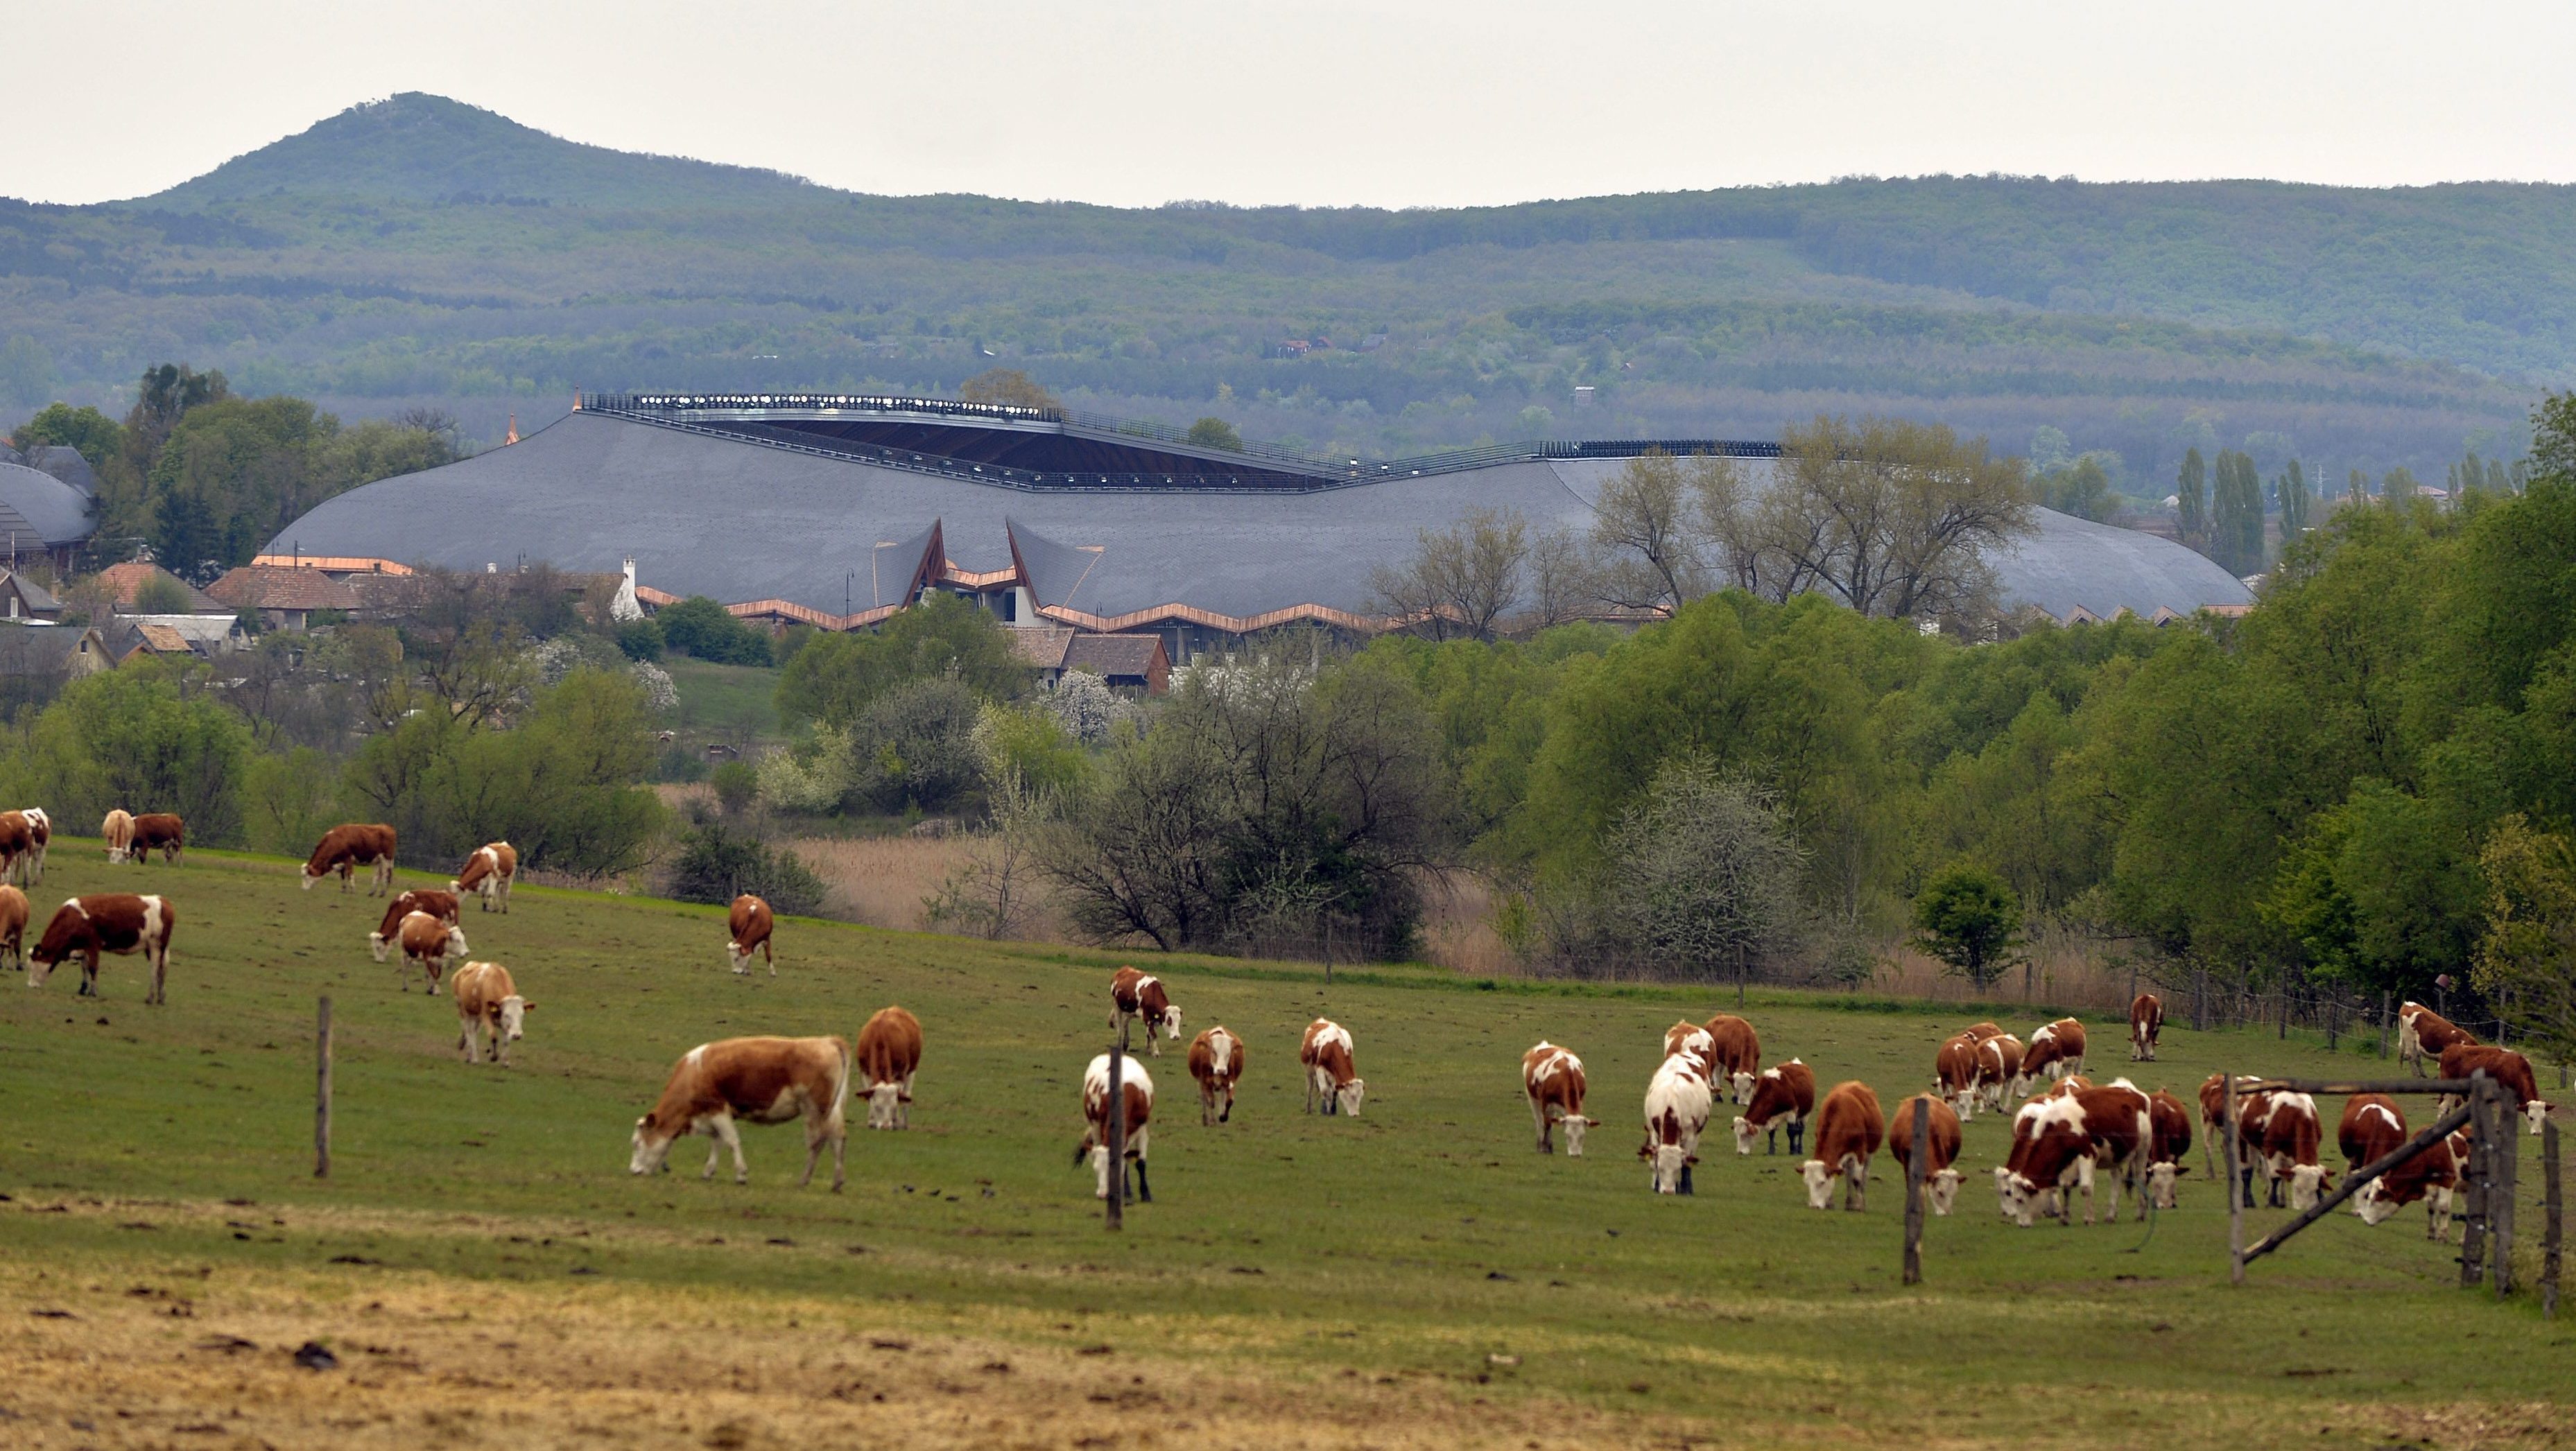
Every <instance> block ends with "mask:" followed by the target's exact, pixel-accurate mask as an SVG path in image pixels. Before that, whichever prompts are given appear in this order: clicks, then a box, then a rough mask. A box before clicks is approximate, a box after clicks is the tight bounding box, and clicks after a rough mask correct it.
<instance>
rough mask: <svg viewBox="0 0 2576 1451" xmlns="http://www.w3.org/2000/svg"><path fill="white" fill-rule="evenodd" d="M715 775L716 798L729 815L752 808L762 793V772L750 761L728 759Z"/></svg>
mask: <svg viewBox="0 0 2576 1451" xmlns="http://www.w3.org/2000/svg"><path fill="white" fill-rule="evenodd" d="M713 775H714V777H715V784H716V800H717V801H718V802H720V803H722V804H723V806H724V809H725V814H727V815H729V816H730V815H738V814H740V813H741V812H743V811H746V810H748V809H750V806H751V802H752V798H753V797H755V796H757V795H759V794H760V772H759V771H758V770H756V769H754V768H753V766H752V764H751V763H750V762H749V761H727V762H725V763H724V764H723V765H720V766H718V767H716V768H715V771H714V772H713ZM726 900H727V901H731V900H732V898H730V897H728V898H726Z"/></svg>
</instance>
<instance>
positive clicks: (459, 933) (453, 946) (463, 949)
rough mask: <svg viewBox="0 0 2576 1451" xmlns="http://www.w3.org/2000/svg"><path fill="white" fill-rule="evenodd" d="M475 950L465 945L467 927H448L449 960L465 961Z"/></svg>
mask: <svg viewBox="0 0 2576 1451" xmlns="http://www.w3.org/2000/svg"><path fill="white" fill-rule="evenodd" d="M473 950H474V949H472V948H470V947H468V946H466V945H465V929H464V928H462V927H450V928H448V929H447V957H448V960H449V961H451V962H460V961H463V960H464V957H465V954H466V953H468V952H471V951H473ZM513 1036H516V1035H515V1034H514V1035H513Z"/></svg>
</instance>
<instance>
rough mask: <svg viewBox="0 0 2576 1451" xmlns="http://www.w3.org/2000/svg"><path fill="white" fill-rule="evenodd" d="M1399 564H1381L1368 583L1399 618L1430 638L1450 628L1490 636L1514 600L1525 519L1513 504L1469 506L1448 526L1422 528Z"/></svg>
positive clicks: (1525, 551) (1525, 557)
mask: <svg viewBox="0 0 2576 1451" xmlns="http://www.w3.org/2000/svg"><path fill="white" fill-rule="evenodd" d="M1416 538H1417V540H1418V546H1417V548H1416V550H1415V552H1414V556H1413V558H1412V559H1411V560H1410V561H1409V562H1407V563H1406V564H1405V565H1404V566H1403V567H1402V568H1389V567H1386V566H1380V567H1379V568H1378V570H1377V573H1376V575H1375V576H1374V577H1373V578H1372V581H1371V583H1372V584H1373V585H1374V587H1375V588H1376V590H1377V594H1378V599H1379V602H1380V604H1381V605H1382V606H1383V607H1384V608H1385V609H1386V611H1387V612H1388V613H1389V614H1392V615H1394V616H1395V617H1396V618H1397V619H1399V620H1406V621H1413V622H1418V623H1419V624H1420V625H1421V627H1422V628H1424V629H1426V630H1428V631H1429V632H1430V633H1431V635H1432V637H1433V638H1435V639H1439V638H1443V637H1445V636H1446V635H1447V634H1448V632H1449V631H1450V630H1451V629H1453V628H1454V629H1456V630H1457V631H1458V632H1459V633H1461V634H1464V635H1466V636H1468V637H1470V638H1472V639H1478V640H1491V639H1492V638H1494V633H1495V622H1496V621H1498V620H1500V619H1501V618H1502V617H1503V616H1504V615H1505V614H1506V613H1508V612H1509V611H1510V610H1511V608H1512V607H1513V606H1514V605H1516V604H1518V603H1519V602H1520V599H1521V596H1522V593H1523V588H1524V582H1525V576H1526V573H1527V565H1528V563H1529V557H1530V547H1529V523H1528V521H1527V520H1525V519H1523V518H1522V517H1521V514H1520V511H1519V510H1517V509H1502V510H1495V509H1470V510H1468V511H1467V512H1466V513H1465V514H1464V515H1462V516H1461V517H1460V518H1459V520H1458V522H1457V523H1456V524H1454V525H1452V526H1451V527H1449V528H1448V529H1445V530H1439V531H1433V530H1430V529H1424V530H1422V531H1420V532H1419V534H1418V535H1417V536H1416Z"/></svg>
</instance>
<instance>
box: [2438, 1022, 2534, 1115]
mask: <svg viewBox="0 0 2576 1451" xmlns="http://www.w3.org/2000/svg"><path fill="white" fill-rule="evenodd" d="M2473 1073H2483V1074H2485V1075H2486V1076H2487V1077H2489V1078H2492V1079H2494V1080H2495V1081H2496V1085H2497V1086H2498V1087H2500V1088H2502V1089H2503V1090H2504V1092H2505V1097H2506V1098H2507V1099H2509V1100H2510V1101H2511V1102H2512V1105H2513V1110H2514V1112H2516V1113H2518V1114H2521V1115H2522V1120H2523V1122H2524V1123H2526V1124H2528V1125H2530V1127H2531V1132H2532V1133H2533V1135H2535V1136H2537V1135H2538V1134H2539V1133H2540V1125H2541V1123H2542V1121H2543V1120H2545V1119H2547V1118H2548V1117H2549V1105H2548V1104H2547V1103H2546V1102H2545V1101H2543V1100H2542V1098H2541V1097H2540V1083H2539V1080H2537V1079H2536V1078H2534V1077H2533V1076H2532V1072H2531V1060H2530V1059H2528V1058H2525V1057H2523V1056H2522V1055H2521V1054H2519V1053H2516V1052H2515V1051H2513V1050H2512V1049H2511V1048H2496V1047H2491V1046H2489V1045H2487V1044H2484V1043H2454V1044H2452V1045H2451V1046H2450V1047H2448V1048H2445V1049H2443V1050H2442V1076H2443V1077H2444V1078H2466V1077H2468V1076H2469V1075H2471V1074H2473ZM2442 1101H2443V1102H2444V1103H2445V1104H2450V1105H2452V1106H2453V1107H2456V1106H2457V1100H2455V1099H2453V1098H2451V1097H2449V1096H2447V1095H2446V1096H2444V1098H2443V1100H2442ZM2448 1111H2449V1110H2448V1109H2445V1110H2444V1112H2448Z"/></svg>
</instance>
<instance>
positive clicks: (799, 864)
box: [670, 770, 823, 916]
mask: <svg viewBox="0 0 2576 1451" xmlns="http://www.w3.org/2000/svg"><path fill="white" fill-rule="evenodd" d="M718 774H719V775H721V774H722V772H721V770H720V771H719V772H718ZM670 890H671V895H672V896H673V897H675V898H677V899H678V900H680V901H683V902H711V903H714V904H716V905H718V906H722V905H723V904H725V903H727V902H730V901H732V900H733V899H734V898H736V897H739V896H741V895H742V894H743V893H745V892H750V893H752V894H753V895H755V896H757V897H760V898H761V899H762V900H764V901H766V902H768V903H769V908H770V910H771V911H773V912H777V913H781V914H783V915H790V916H811V915H813V914H814V913H815V912H817V911H819V910H821V908H822V906H823V879H822V878H821V877H818V876H816V875H814V869H813V868H811V867H809V866H807V865H805V863H804V861H803V859H801V858H799V857H798V856H797V855H796V853H794V852H792V851H788V850H786V849H785V848H779V849H777V850H772V849H770V848H769V847H768V846H767V845H765V844H763V843H762V842H761V840H760V839H759V838H758V837H754V836H744V835H738V834H736V833H734V832H731V831H727V830H726V829H725V828H724V826H723V824H722V823H720V822H709V823H708V824H706V825H704V826H698V827H693V828H691V829H690V831H689V832H688V834H687V835H686V836H684V837H683V838H682V839H681V844H680V856H679V859H678V860H677V861H675V862H673V863H672V865H671V888H670Z"/></svg>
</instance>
